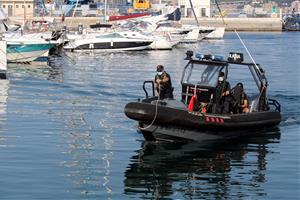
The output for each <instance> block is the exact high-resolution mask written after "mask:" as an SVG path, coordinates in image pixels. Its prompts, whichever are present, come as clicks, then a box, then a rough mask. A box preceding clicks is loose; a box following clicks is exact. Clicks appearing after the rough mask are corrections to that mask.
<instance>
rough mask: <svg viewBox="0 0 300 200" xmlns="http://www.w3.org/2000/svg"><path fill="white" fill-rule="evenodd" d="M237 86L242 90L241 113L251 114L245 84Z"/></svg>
mask: <svg viewBox="0 0 300 200" xmlns="http://www.w3.org/2000/svg"><path fill="white" fill-rule="evenodd" d="M237 85H238V86H240V87H241V88H242V92H241V97H240V112H242V113H248V112H250V109H249V100H248V96H247V94H246V93H245V90H244V86H243V84H242V83H238V84H237Z"/></svg>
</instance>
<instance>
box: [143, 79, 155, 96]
mask: <svg viewBox="0 0 300 200" xmlns="http://www.w3.org/2000/svg"><path fill="white" fill-rule="evenodd" d="M148 83H149V84H151V85H152V96H153V97H154V95H155V91H154V83H153V81H144V83H143V90H144V92H145V94H146V98H148V97H149V95H148V92H147V89H146V84H148Z"/></svg>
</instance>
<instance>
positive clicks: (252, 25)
mask: <svg viewBox="0 0 300 200" xmlns="http://www.w3.org/2000/svg"><path fill="white" fill-rule="evenodd" d="M10 19H11V20H12V21H15V22H19V23H20V24H22V22H23V18H15V17H11V18H10ZM33 19H34V18H33ZM56 21H58V22H60V21H61V17H56ZM181 21H182V23H183V24H196V21H195V19H194V18H182V19H181ZM198 21H199V25H203V26H214V27H220V26H225V27H226V31H234V30H236V31H247V32H260V31H268V32H271V31H274V32H282V20H281V18H224V22H225V24H224V23H223V20H222V18H199V19H198ZM97 22H100V23H104V22H103V18H101V17H74V18H72V17H65V20H64V22H63V24H65V25H67V26H68V27H70V26H72V27H77V26H78V25H79V24H83V25H84V26H85V27H88V26H89V25H90V24H95V23H97ZM112 23H116V22H112Z"/></svg>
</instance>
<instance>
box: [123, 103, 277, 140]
mask: <svg viewBox="0 0 300 200" xmlns="http://www.w3.org/2000/svg"><path fill="white" fill-rule="evenodd" d="M155 112H156V105H154V104H150V103H142V102H134V103H129V104H127V105H126V106H125V114H126V115H127V117H129V118H131V119H134V120H136V121H138V122H139V125H140V128H139V129H140V131H141V132H142V133H143V135H144V137H145V139H146V140H157V139H166V138H172V139H173V138H175V139H180V140H182V139H183V140H196V141H203V140H215V139H221V138H234V137H241V136H246V135H251V133H252V132H251V131H250V132H249V131H245V130H254V129H264V128H267V127H272V126H276V125H277V124H279V123H280V121H281V115H280V113H279V112H271V111H267V112H253V113H247V114H230V115H225V114H203V113H199V112H188V111H187V110H183V109H176V108H170V107H167V106H158V107H157V115H156V119H155V121H154V122H153V120H154V116H155ZM152 122H153V123H152ZM151 123H152V125H151V126H149V124H151Z"/></svg>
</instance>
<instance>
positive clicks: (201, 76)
mask: <svg viewBox="0 0 300 200" xmlns="http://www.w3.org/2000/svg"><path fill="white" fill-rule="evenodd" d="M223 68H224V66H216V65H202V64H201V65H199V64H197V65H194V64H192V65H190V67H188V68H187V69H186V70H185V72H184V74H183V78H182V83H187V84H193V85H202V86H212V87H215V86H216V83H217V80H218V74H219V71H220V70H222V69H223Z"/></svg>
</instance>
